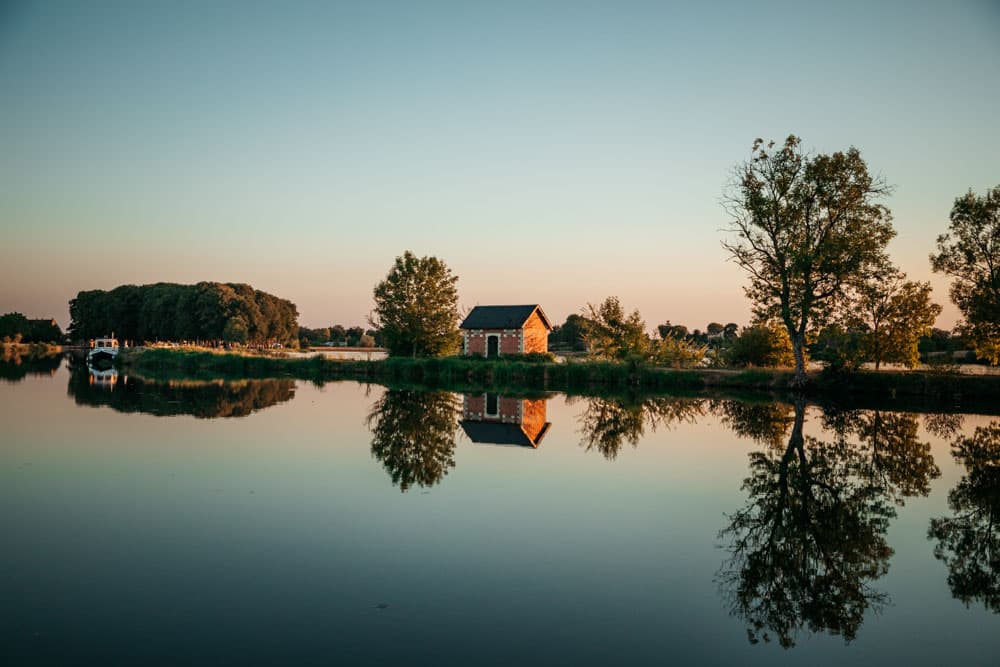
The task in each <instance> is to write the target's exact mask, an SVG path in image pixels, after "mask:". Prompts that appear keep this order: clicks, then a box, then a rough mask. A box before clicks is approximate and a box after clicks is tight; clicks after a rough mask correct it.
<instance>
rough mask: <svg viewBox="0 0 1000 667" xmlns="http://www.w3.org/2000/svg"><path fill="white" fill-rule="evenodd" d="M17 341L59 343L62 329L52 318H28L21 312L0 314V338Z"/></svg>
mask: <svg viewBox="0 0 1000 667" xmlns="http://www.w3.org/2000/svg"><path fill="white" fill-rule="evenodd" d="M15 339H16V341H17V342H19V343H61V342H62V340H63V332H62V329H60V328H59V325H58V324H56V321H55V320H52V319H40V320H29V319H28V318H27V317H25V316H24V315H22V314H21V313H5V314H4V315H0V340H4V341H14V340H15Z"/></svg>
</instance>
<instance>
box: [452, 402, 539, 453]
mask: <svg viewBox="0 0 1000 667" xmlns="http://www.w3.org/2000/svg"><path fill="white" fill-rule="evenodd" d="M545 414H546V401H545V399H544V398H542V399H527V398H506V397H504V396H500V395H498V394H465V395H464V396H463V397H462V417H463V419H462V430H464V431H465V434H466V435H467V436H469V439H470V440H472V442H476V443H486V444H493V445H518V446H522V447H533V448H537V447H538V445H540V444H541V442H542V438H544V437H545V434H546V433H548V430H549V427H550V426H552V424H550V423H549V422H547V421H545Z"/></svg>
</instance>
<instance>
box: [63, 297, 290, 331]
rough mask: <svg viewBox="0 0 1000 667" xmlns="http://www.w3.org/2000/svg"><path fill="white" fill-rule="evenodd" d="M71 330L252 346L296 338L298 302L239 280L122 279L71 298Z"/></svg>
mask: <svg viewBox="0 0 1000 667" xmlns="http://www.w3.org/2000/svg"><path fill="white" fill-rule="evenodd" d="M69 313H70V318H71V322H70V329H69V331H70V336H71V337H72V338H74V339H88V338H96V337H99V336H106V335H109V334H111V333H112V332H114V334H115V335H116V336H117V337H118V338H120V339H123V340H134V341H199V342H203V343H209V344H213V343H214V344H217V343H236V344H245V345H254V346H268V345H274V344H281V345H291V344H293V342H295V341H297V339H298V322H297V318H298V310H297V309H296V307H295V304H294V303H292V302H291V301H288V300H286V299H281V298H278V297H276V296H274V295H272V294H268V293H267V292H262V291H260V290H256V289H254V288H253V287H251V286H250V285H246V284H240V283H214V282H200V283H198V284H196V285H178V284H176V283H156V284H153V285H121V286H119V287H116V288H114V289H112V290H110V291H105V290H90V291H84V292H80V293H79V294H78V295H77V296H76V298H75V299H73V300H71V301H70V302H69Z"/></svg>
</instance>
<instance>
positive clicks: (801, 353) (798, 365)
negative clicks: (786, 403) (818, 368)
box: [791, 334, 807, 388]
mask: <svg viewBox="0 0 1000 667" xmlns="http://www.w3.org/2000/svg"><path fill="white" fill-rule="evenodd" d="M803 338H804V337H803V336H800V335H799V334H794V335H793V336H791V339H792V353H793V354H794V355H795V377H794V378H792V386H793V387H799V388H801V387H804V386H806V382H807V378H806V353H805V341H804V340H803Z"/></svg>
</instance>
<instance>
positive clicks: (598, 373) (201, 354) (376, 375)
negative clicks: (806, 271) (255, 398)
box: [119, 348, 1000, 412]
mask: <svg viewBox="0 0 1000 667" xmlns="http://www.w3.org/2000/svg"><path fill="white" fill-rule="evenodd" d="M119 364H120V365H121V366H122V367H123V368H124V369H126V370H127V371H128V372H130V373H133V374H136V375H139V376H142V377H147V378H151V379H166V378H179V377H184V378H195V379H216V378H219V379H241V378H272V377H273V378H282V377H284V378H288V377H290V378H297V379H302V380H310V381H313V382H326V381H333V380H357V381H361V382H374V383H379V384H390V385H419V386H426V387H438V388H448V389H454V390H456V391H486V390H489V391H497V392H511V393H524V392H533V391H534V392H538V391H542V392H544V391H560V392H565V393H572V394H587V393H594V394H601V393H607V392H616V393H620V392H622V391H629V392H636V391H643V392H684V393H698V392H716V391H737V392H753V393H760V392H765V393H770V394H788V393H790V390H789V384H790V381H791V379H792V372H791V371H790V370H783V369H750V370H723V369H719V370H716V369H688V370H674V369H666V368H659V367H654V366H644V365H635V364H627V363H612V362H596V361H581V362H568V363H554V362H546V361H528V360H499V361H486V360H483V359H479V358H470V357H446V358H428V359H411V358H400V357H393V358H389V359H384V360H378V361H361V360H353V361H346V360H333V359H326V358H323V357H321V356H319V355H316V356H312V357H306V358H301V357H299V358H281V357H275V356H264V355H245V354H233V353H214V352H207V351H195V350H183V349H181V350H171V349H150V350H144V349H138V348H137V349H133V350H127V351H123V353H122V354H121V355H120V356H119ZM805 393H806V394H807V395H808V396H809V397H810V398H813V399H815V400H818V401H823V402H843V401H848V402H857V401H862V402H864V403H872V404H887V407H889V406H891V404H893V403H895V402H897V401H899V400H903V399H905V400H906V401H907V402H908V403H914V404H918V405H919V406H920V407H933V408H935V409H973V408H975V409H986V410H987V412H994V411H997V410H998V409H1000V377H997V376H975V375H961V374H957V373H947V372H913V371H910V372H897V371H858V372H854V373H847V374H829V373H824V372H821V371H815V372H812V373H810V382H809V385H808V387H807V388H806V390H805Z"/></svg>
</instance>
